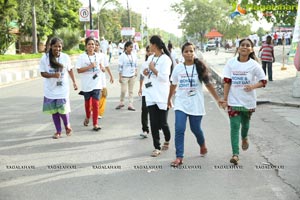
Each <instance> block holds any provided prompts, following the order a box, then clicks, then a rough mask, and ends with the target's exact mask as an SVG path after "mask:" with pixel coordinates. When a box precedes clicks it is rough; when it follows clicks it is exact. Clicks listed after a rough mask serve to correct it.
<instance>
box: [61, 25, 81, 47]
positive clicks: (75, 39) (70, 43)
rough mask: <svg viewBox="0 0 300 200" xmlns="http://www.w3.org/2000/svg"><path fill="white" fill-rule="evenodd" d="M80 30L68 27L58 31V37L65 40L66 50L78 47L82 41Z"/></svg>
mask: <svg viewBox="0 0 300 200" xmlns="http://www.w3.org/2000/svg"><path fill="white" fill-rule="evenodd" d="M79 33H80V31H77V30H72V31H71V30H69V29H67V28H63V29H60V30H59V31H58V34H57V37H59V38H61V39H62V40H63V41H64V47H63V49H64V50H65V51H69V50H71V49H73V48H74V47H78V44H79V42H80V35H79Z"/></svg>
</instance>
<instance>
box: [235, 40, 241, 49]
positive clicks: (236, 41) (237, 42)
mask: <svg viewBox="0 0 300 200" xmlns="http://www.w3.org/2000/svg"><path fill="white" fill-rule="evenodd" d="M239 46H240V39H238V38H237V39H235V47H236V48H237V47H239Z"/></svg>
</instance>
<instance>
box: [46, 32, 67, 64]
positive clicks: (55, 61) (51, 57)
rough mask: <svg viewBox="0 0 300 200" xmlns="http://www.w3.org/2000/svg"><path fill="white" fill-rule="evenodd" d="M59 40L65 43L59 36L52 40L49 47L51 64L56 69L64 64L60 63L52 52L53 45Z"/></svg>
mask: <svg viewBox="0 0 300 200" xmlns="http://www.w3.org/2000/svg"><path fill="white" fill-rule="evenodd" d="M57 42H59V43H61V44H63V41H62V39H60V38H58V37H54V38H52V39H51V41H50V49H49V61H50V66H51V67H52V68H54V69H61V68H63V67H64V66H63V65H62V64H60V63H59V62H57V60H56V58H55V56H54V55H53V53H52V45H54V44H56V43H57Z"/></svg>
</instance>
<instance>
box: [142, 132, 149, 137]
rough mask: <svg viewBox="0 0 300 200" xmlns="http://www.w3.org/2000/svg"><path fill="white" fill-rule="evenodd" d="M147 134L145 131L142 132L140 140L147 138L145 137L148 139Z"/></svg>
mask: <svg viewBox="0 0 300 200" xmlns="http://www.w3.org/2000/svg"><path fill="white" fill-rule="evenodd" d="M148 134H149V133H147V132H146V131H144V132H143V133H141V134H140V136H141V137H142V138H147V137H148Z"/></svg>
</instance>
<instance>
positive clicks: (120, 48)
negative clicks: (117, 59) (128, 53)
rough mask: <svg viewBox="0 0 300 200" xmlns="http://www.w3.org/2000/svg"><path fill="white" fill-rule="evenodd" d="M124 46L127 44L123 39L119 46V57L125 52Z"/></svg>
mask: <svg viewBox="0 0 300 200" xmlns="http://www.w3.org/2000/svg"><path fill="white" fill-rule="evenodd" d="M124 44H125V42H124V40H123V39H121V40H120V42H119V44H118V52H119V56H120V55H121V54H122V53H123V51H124Z"/></svg>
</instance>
